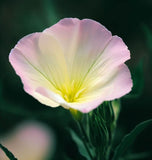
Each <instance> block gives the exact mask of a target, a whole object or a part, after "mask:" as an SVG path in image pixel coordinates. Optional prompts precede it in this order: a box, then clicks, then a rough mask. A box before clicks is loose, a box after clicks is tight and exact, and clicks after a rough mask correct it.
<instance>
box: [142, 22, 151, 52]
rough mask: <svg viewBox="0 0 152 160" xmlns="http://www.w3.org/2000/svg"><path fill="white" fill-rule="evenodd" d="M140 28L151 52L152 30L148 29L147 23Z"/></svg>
mask: <svg viewBox="0 0 152 160" xmlns="http://www.w3.org/2000/svg"><path fill="white" fill-rule="evenodd" d="M142 30H143V31H144V34H145V36H146V42H147V45H148V48H149V50H150V51H151V53H152V45H151V44H152V30H150V29H149V27H148V26H147V25H142Z"/></svg>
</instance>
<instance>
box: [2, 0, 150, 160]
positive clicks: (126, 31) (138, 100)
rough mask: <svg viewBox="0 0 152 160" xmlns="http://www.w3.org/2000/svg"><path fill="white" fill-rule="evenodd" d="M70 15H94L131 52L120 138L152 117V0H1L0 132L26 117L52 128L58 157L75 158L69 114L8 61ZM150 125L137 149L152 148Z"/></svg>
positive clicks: (83, 16)
mask: <svg viewBox="0 0 152 160" xmlns="http://www.w3.org/2000/svg"><path fill="white" fill-rule="evenodd" d="M65 17H77V18H80V19H83V18H90V19H94V20H96V21H98V22H100V23H101V24H103V25H104V26H106V27H107V28H108V29H109V30H110V31H111V32H112V33H113V35H118V36H120V37H121V38H122V39H123V40H124V42H125V43H126V44H127V46H128V48H129V50H130V52H131V60H130V61H128V62H127V64H128V66H129V68H130V69H131V72H132V77H133V80H134V88H133V91H132V94H130V96H129V95H128V96H126V97H125V98H123V99H122V110H121V114H120V118H119V120H118V132H117V139H119V138H121V137H122V135H123V134H125V133H128V132H129V131H130V130H131V129H132V128H133V127H134V126H135V125H136V124H138V123H139V122H141V121H143V120H147V119H149V118H152V34H151V32H152V1H151V0H126V1H125V0H77V1H76V0H54V1H51V0H1V1H0V135H3V134H5V133H9V132H10V131H11V130H12V129H13V128H14V127H15V126H16V125H17V124H19V123H20V122H22V121H24V120H33V119H34V120H38V121H41V122H44V123H45V124H47V125H48V126H51V127H52V128H53V129H54V131H55V134H56V137H57V148H56V152H55V155H54V158H53V159H55V160H60V159H64V158H63V156H64V154H66V155H68V156H69V157H71V159H73V160H77V159H80V158H78V150H77V148H76V146H75V145H74V143H73V142H72V140H71V139H70V136H69V134H68V132H67V130H66V128H68V126H71V125H73V121H72V118H71V116H70V114H69V112H68V111H67V110H65V109H63V108H61V107H59V108H57V109H52V108H49V107H46V106H44V105H42V104H40V103H39V102H37V101H36V100H35V99H33V98H32V97H31V96H29V95H27V94H26V93H25V92H24V91H23V87H22V84H21V81H20V79H19V77H18V76H17V75H16V74H15V72H14V70H13V68H12V67H11V65H10V64H9V62H8V55H9V53H10V50H11V49H12V48H13V47H14V46H15V44H16V43H17V41H18V40H19V39H21V38H22V37H23V36H25V35H27V34H30V33H33V32H40V31H42V30H44V29H45V28H47V27H50V26H51V25H53V24H54V23H56V22H58V20H60V19H62V18H65ZM151 128H152V127H151ZM151 128H149V129H147V130H146V131H144V132H143V133H142V135H141V136H139V137H138V138H137V140H136V143H135V144H134V146H133V147H132V151H133V152H144V151H146V150H147V151H150V150H151V149H152V138H151V135H152V131H151Z"/></svg>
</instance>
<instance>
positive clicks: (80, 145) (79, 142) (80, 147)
mask: <svg viewBox="0 0 152 160" xmlns="http://www.w3.org/2000/svg"><path fill="white" fill-rule="evenodd" d="M69 131H70V134H71V136H72V139H73V140H74V141H75V143H76V145H77V147H78V150H79V152H80V154H81V155H82V156H84V157H85V158H86V159H87V160H91V159H90V156H89V154H88V152H87V150H86V148H85V146H84V144H83V141H82V140H81V138H80V137H79V136H78V135H77V134H76V133H75V132H74V131H73V130H71V129H69Z"/></svg>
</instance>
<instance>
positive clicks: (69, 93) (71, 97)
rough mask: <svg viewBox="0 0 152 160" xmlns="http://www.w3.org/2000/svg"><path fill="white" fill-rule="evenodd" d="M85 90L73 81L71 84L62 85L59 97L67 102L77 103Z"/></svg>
mask: <svg viewBox="0 0 152 160" xmlns="http://www.w3.org/2000/svg"><path fill="white" fill-rule="evenodd" d="M84 91H85V88H82V86H81V85H80V84H79V83H77V82H75V81H74V80H73V81H72V82H71V83H67V84H63V85H62V87H61V89H60V95H61V96H62V97H63V98H64V99H65V100H66V101H67V102H78V101H79V100H78V99H79V98H80V96H82V94H83V93H84Z"/></svg>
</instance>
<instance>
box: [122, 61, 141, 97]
mask: <svg viewBox="0 0 152 160" xmlns="http://www.w3.org/2000/svg"><path fill="white" fill-rule="evenodd" d="M143 62H144V61H143V59H141V60H140V61H139V63H138V64H137V65H136V66H135V68H133V69H132V79H133V88H132V91H131V92H130V94H128V95H126V96H125V98H138V97H139V96H140V95H141V94H142V91H143V88H144V72H143Z"/></svg>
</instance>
